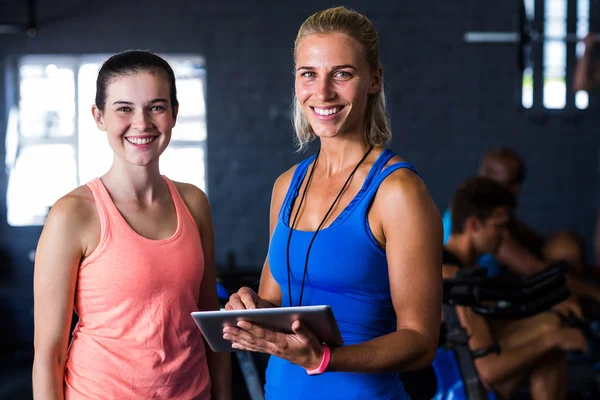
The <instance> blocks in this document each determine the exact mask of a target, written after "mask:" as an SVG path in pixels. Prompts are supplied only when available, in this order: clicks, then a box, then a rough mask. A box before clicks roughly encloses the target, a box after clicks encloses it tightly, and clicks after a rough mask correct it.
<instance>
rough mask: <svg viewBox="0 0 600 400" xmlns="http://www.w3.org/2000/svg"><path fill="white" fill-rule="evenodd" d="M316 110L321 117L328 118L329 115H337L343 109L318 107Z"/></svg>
mask: <svg viewBox="0 0 600 400" xmlns="http://www.w3.org/2000/svg"><path fill="white" fill-rule="evenodd" d="M314 110H315V111H316V112H317V114H319V115H324V116H327V115H331V114H335V113H337V112H338V111H339V110H341V108H338V107H334V108H317V107H314Z"/></svg>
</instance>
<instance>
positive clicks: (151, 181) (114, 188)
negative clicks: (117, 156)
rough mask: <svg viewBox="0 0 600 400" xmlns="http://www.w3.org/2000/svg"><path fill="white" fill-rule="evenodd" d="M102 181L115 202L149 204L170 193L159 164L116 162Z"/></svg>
mask: <svg viewBox="0 0 600 400" xmlns="http://www.w3.org/2000/svg"><path fill="white" fill-rule="evenodd" d="M101 179H102V182H103V183H104V185H105V186H106V188H107V189H108V190H109V192H110V194H111V196H112V197H113V200H133V201H137V202H140V203H147V204H149V203H152V202H153V201H155V200H156V199H158V198H160V197H161V196H162V195H164V194H165V193H166V192H168V188H167V186H166V184H165V182H164V180H163V178H162V176H161V174H160V170H159V168H158V162H156V163H152V164H150V165H145V166H136V165H131V164H124V163H121V162H119V161H117V160H115V161H114V162H113V165H112V166H111V168H110V169H109V170H108V172H107V173H106V174H104V175H103V176H102V178H101Z"/></svg>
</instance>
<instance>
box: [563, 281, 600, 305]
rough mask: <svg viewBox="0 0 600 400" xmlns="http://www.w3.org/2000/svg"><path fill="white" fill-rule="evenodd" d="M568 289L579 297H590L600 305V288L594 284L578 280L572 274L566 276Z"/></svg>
mask: <svg viewBox="0 0 600 400" xmlns="http://www.w3.org/2000/svg"><path fill="white" fill-rule="evenodd" d="M566 279H567V287H568V288H569V290H570V291H571V293H573V294H574V295H575V296H577V297H588V298H591V299H592V300H594V301H596V302H598V303H600V288H599V287H598V286H596V285H594V284H591V283H588V282H586V281H584V280H581V279H579V278H576V277H574V276H572V275H570V274H567V275H566Z"/></svg>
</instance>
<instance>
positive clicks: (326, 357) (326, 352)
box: [306, 343, 331, 375]
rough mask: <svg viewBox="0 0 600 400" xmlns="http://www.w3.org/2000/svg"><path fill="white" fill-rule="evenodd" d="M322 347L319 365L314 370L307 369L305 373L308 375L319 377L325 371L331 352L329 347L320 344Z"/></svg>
mask: <svg viewBox="0 0 600 400" xmlns="http://www.w3.org/2000/svg"><path fill="white" fill-rule="evenodd" d="M321 346H322V347H323V358H322V359H321V364H320V365H319V366H318V367H317V368H315V369H307V370H306V373H307V374H309V375H321V374H322V373H323V372H325V370H326V369H327V366H328V365H329V359H330V358H331V351H330V350H329V346H327V345H326V344H325V343H321Z"/></svg>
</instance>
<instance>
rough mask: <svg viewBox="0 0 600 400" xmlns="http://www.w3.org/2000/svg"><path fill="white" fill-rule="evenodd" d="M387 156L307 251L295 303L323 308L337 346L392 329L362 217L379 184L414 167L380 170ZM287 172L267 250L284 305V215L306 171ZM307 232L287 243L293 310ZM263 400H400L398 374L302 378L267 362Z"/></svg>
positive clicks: (386, 288)
mask: <svg viewBox="0 0 600 400" xmlns="http://www.w3.org/2000/svg"><path fill="white" fill-rule="evenodd" d="M393 156H394V153H393V152H391V151H390V150H389V149H386V150H384V151H383V152H382V153H381V154H380V155H379V157H378V158H377V160H376V161H375V163H374V164H373V166H372V167H371V170H370V171H369V174H368V175H367V178H366V179H365V182H364V183H363V186H362V188H361V189H360V191H359V192H358V194H357V195H356V196H355V197H354V199H352V201H351V202H350V203H349V204H348V206H347V207H346V208H345V209H344V210H343V211H342V213H341V214H340V215H339V216H338V217H337V218H336V219H335V220H334V221H333V223H332V224H331V225H330V226H328V227H326V228H325V229H322V230H320V231H319V233H318V234H317V237H316V239H315V241H314V243H313V245H312V248H311V251H310V257H309V261H308V271H307V274H306V280H305V285H304V294H303V299H302V305H303V306H308V305H325V304H327V305H330V306H331V308H332V310H333V313H334V315H335V318H336V321H337V324H338V326H339V328H340V331H341V334H342V337H343V339H344V345H352V344H357V343H362V342H365V341H368V340H371V339H374V338H376V337H379V336H382V335H385V334H388V333H391V332H394V331H395V330H396V314H395V312H394V307H393V306H392V299H391V294H390V283H389V276H388V265H387V260H386V254H385V250H384V249H383V248H381V246H380V245H379V244H378V243H377V241H376V240H375V237H374V236H373V234H372V232H371V229H370V227H369V223H368V219H367V213H368V211H369V207H370V205H371V203H372V201H373V197H374V196H375V193H376V192H377V189H378V188H379V185H380V184H381V182H382V181H383V180H384V179H385V178H386V177H387V176H389V174H391V173H392V172H393V171H396V170H397V169H400V168H408V169H410V170H412V171H414V172H416V171H415V169H414V167H413V166H412V165H411V164H409V163H407V162H400V163H396V164H392V165H390V166H388V167H386V168H385V169H384V170H382V168H383V167H384V166H385V165H386V163H387V162H388V161H389V160H390V158H391V157H393ZM314 158H315V156H312V157H310V158H309V159H306V160H304V161H302V162H301V163H300V164H299V165H298V167H297V168H296V170H295V172H294V176H293V178H292V181H291V183H290V187H289V189H288V192H287V195H286V197H285V199H284V202H283V204H282V207H281V210H280V212H279V217H278V220H277V223H276V226H275V229H274V231H273V235H272V237H271V243H270V246H269V266H270V268H271V273H272V275H273V277H274V278H275V280H276V281H277V283H278V284H279V286H280V288H281V293H282V306H284V307H285V306H289V305H290V304H289V298H288V281H287V279H288V278H287V261H286V245H287V240H288V234H289V231H290V228H289V224H290V214H291V210H292V205H293V202H294V201H295V200H296V198H297V197H298V193H299V189H300V186H301V183H302V181H303V179H304V177H305V175H306V172H307V169H308V166H309V165H310V163H311V162H312V161H313V160H314ZM313 234H314V231H313V232H307V231H299V230H294V232H293V233H292V239H291V242H290V270H291V279H290V280H291V289H292V303H293V305H298V302H299V297H300V287H301V284H302V275H303V272H304V262H305V259H306V251H307V248H308V245H309V242H310V240H311V238H312V236H313ZM265 395H266V398H267V399H307V398H310V399H327V400H332V399H373V400H384V399H385V400H391V399H394V400H406V399H409V397H408V395H407V394H406V392H405V391H404V387H403V385H402V382H401V381H400V377H399V374H398V373H380V374H364V373H348V372H326V373H324V374H322V375H318V376H309V375H308V374H307V373H306V371H305V370H304V369H303V368H302V367H299V366H297V365H294V364H291V363H290V362H288V361H286V360H283V359H280V358H278V357H275V356H271V358H270V360H269V365H268V367H267V371H266V384H265Z"/></svg>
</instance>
